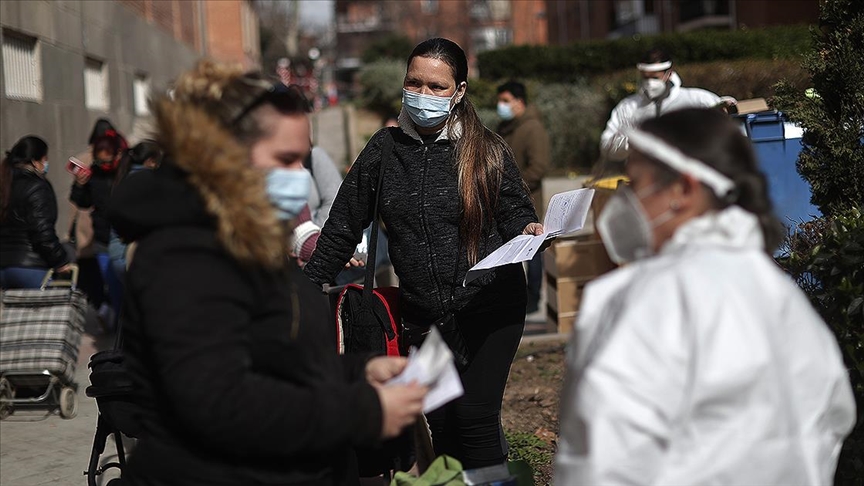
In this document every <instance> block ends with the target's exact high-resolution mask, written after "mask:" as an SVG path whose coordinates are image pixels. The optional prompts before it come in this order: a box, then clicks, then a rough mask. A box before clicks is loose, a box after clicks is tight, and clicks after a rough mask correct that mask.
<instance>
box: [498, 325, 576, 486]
mask: <svg viewBox="0 0 864 486" xmlns="http://www.w3.org/2000/svg"><path fill="white" fill-rule="evenodd" d="M564 346H565V342H564V341H551V342H534V343H526V344H523V345H522V346H521V347H520V348H519V352H518V353H517V354H516V359H515V360H514V362H513V366H512V367H511V369H510V380H509V381H508V382H507V389H506V390H505V392H504V407H503V414H502V421H503V423H504V429H505V430H506V431H507V432H508V434H510V435H511V436H512V435H514V434H515V435H517V436H518V437H520V438H521V440H514V439H513V438H512V437H511V438H510V442H511V456H514V455H517V456H520V457H517V458H522V459H527V460H528V462H529V463H531V465H532V467H534V470H535V473H534V478H535V481H536V483H537V484H538V485H545V484H551V482H552V463H551V459H552V455H553V454H554V452H555V450H556V449H557V439H558V396H559V393H560V390H561V385H562V384H563V381H564ZM527 434H530V435H531V436H533V437H536V438H537V439H539V441H535V440H533V439H532V438H531V437H530V436H527ZM526 436H527V437H526ZM526 438H527V439H528V440H525V439H526ZM511 458H512V457H511Z"/></svg>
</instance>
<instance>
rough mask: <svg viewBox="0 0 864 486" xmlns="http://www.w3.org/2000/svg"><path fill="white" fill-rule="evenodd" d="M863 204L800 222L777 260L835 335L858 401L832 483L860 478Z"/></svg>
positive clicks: (863, 469) (863, 438)
mask: <svg viewBox="0 0 864 486" xmlns="http://www.w3.org/2000/svg"><path fill="white" fill-rule="evenodd" d="M862 210H864V207H858V208H853V209H850V210H847V211H843V212H840V213H837V214H835V215H834V216H833V217H829V218H820V219H815V220H813V221H808V222H805V223H801V224H800V225H799V227H798V228H797V230H798V231H797V232H795V233H794V234H792V235H790V237H789V238H788V239H787V243H786V248H784V249H785V250H786V253H788V255H789V256H788V257H786V258H784V259H781V260H780V264H781V265H782V266H783V267H784V268H785V269H786V270H787V271H788V272H789V273H790V274H791V275H792V276H793V277H794V278H795V280H796V282H797V283H798V285H799V286H800V287H801V288H802V289H803V290H804V292H805V293H806V294H807V296H808V297H809V298H810V300H811V302H812V303H813V306H814V307H815V308H816V310H817V311H819V314H820V315H821V316H822V318H823V319H825V322H827V323H828V325H829V327H830V328H831V330H832V331H834V334H835V335H836V336H837V341H838V343H839V344H840V350H841V351H842V352H843V359H844V361H845V362H846V365H847V367H848V368H849V377H850V380H851V382H852V388H853V391H854V393H855V399H856V401H857V403H858V423H857V426H856V428H855V429H854V430H853V431H852V434H851V435H850V436H849V438H848V439H846V442H845V443H844V445H843V450H842V452H841V454H840V462H839V464H838V466H837V473H836V476H835V484H838V485H859V486H860V485H862V484H864V214H862Z"/></svg>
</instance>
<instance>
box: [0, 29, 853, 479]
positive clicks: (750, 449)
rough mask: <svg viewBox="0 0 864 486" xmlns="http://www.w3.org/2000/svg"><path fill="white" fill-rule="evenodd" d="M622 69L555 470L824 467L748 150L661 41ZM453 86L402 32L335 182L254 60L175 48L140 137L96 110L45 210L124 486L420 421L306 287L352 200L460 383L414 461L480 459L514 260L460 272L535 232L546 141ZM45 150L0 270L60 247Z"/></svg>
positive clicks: (29, 264)
mask: <svg viewBox="0 0 864 486" xmlns="http://www.w3.org/2000/svg"><path fill="white" fill-rule="evenodd" d="M638 69H639V71H640V73H642V76H643V78H644V82H643V86H642V90H641V92H640V93H639V94H637V95H634V96H633V97H630V98H627V99H625V100H624V101H622V102H621V104H619V105H618V107H616V108H615V110H613V112H612V117H611V118H610V120H609V123H608V124H607V128H606V131H605V132H604V134H603V138H602V141H601V145H602V148H603V152H604V154H605V156H606V157H607V159H608V160H610V161H616V160H622V159H623V160H626V163H625V165H624V167H625V171H626V176H627V179H628V180H629V184H627V185H625V186H623V187H622V188H620V189H619V190H618V191H617V193H616V194H615V196H614V197H613V198H612V199H611V200H610V201H609V203H608V204H607V206H606V208H605V209H604V210H603V212H602V213H601V214H600V216H599V218H598V219H597V221H596V228H597V231H598V233H599V235H600V237H601V238H602V240H603V244H604V246H605V247H606V249H607V252H608V254H609V256H610V257H611V258H612V259H613V260H614V261H615V262H616V263H619V264H620V265H621V268H619V269H617V270H614V271H612V272H610V273H608V274H606V275H604V276H603V277H601V278H599V279H597V280H595V281H593V282H592V283H590V284H589V285H588V286H587V288H586V291H585V296H584V298H583V303H582V306H581V310H580V313H579V317H578V320H577V322H576V326H575V330H574V333H573V338H572V339H573V340H572V342H571V343H570V345H569V348H568V354H567V358H566V367H567V377H566V382H565V385H564V389H563V391H562V400H561V409H560V442H559V450H558V452H557V455H556V464H555V476H556V483H557V484H562V485H571V484H792V483H795V484H827V483H830V482H831V480H832V477H833V473H834V469H835V467H836V463H837V458H838V454H839V450H840V447H841V445H842V442H843V440H844V438H845V437H846V435H847V434H848V433H849V431H850V430H851V428H852V426H853V425H854V421H855V403H854V399H853V396H852V392H851V388H850V385H849V379H848V376H847V375H846V370H845V368H844V365H843V362H842V359H841V357H840V352H839V349H838V347H837V343H836V342H835V340H834V338H833V336H832V335H831V333H830V332H829V330H828V329H827V326H826V325H825V323H824V322H823V321H822V320H821V319H820V318H819V316H818V315H817V314H816V313H815V311H814V310H813V309H812V307H811V306H810V305H809V303H808V302H807V301H806V299H805V297H804V296H803V294H802V292H801V291H800V290H799V289H798V288H797V287H796V286H795V285H794V284H793V283H792V282H791V281H789V280H788V279H787V278H785V277H784V276H783V274H782V272H781V271H780V270H779V269H778V268H776V266H775V265H773V262H772V259H771V253H772V252H773V250H774V249H775V248H776V246H777V244H778V243H779V241H780V238H781V236H782V233H781V230H782V227H781V226H780V223H779V222H778V221H777V220H776V218H775V217H774V216H773V212H772V205H771V201H770V199H769V197H768V193H767V184H766V180H765V176H764V174H762V173H761V172H760V171H759V169H758V163H757V161H756V159H755V156H754V154H753V151H752V148H751V147H750V146H749V140H747V138H746V137H745V136H743V135H742V134H741V133H740V131H739V130H738V128H737V127H736V126H735V125H734V124H733V123H732V122H731V121H730V120H729V119H728V117H727V116H726V115H725V114H723V113H722V112H721V111H719V110H717V109H715V108H716V106H717V105H718V104H721V103H722V101H721V99H720V98H719V97H717V96H716V95H713V94H712V93H709V92H707V91H701V90H700V91H696V90H692V89H688V88H682V87H681V86H680V78H677V75H676V74H675V73H674V71H673V70H672V62H671V58H670V57H669V56H668V55H667V54H665V53H663V52H661V51H656V50H652V51H651V52H649V53H648V54H646V57H645V58H644V59H643V60H642V62H640V63H639V65H638ZM676 79H677V81H676ZM469 93H470V90H469V85H468V59H467V56H466V54H465V52H464V50H463V49H462V48H461V47H459V46H458V45H457V44H456V43H454V42H452V41H450V40H447V39H443V38H434V39H429V40H426V41H424V42H422V43H420V44H418V45H417V46H416V47H415V48H414V50H413V51H412V53H411V54H410V56H409V57H408V59H407V62H406V74H405V78H404V81H403V98H402V110H401V112H400V113H399V115H398V118H397V119H396V121H395V123H393V124H389V123H388V125H394V126H387V127H385V128H383V129H381V130H379V131H378V132H377V133H376V134H375V135H374V136H373V137H372V138H371V139H370V140H369V142H368V144H367V145H366V147H365V148H364V149H363V151H362V152H361V153H360V155H359V156H358V157H357V160H356V161H355V162H354V164H353V165H352V166H351V168H350V170H349V172H348V173H347V175H346V177H345V180H344V181H341V184H336V183H334V182H333V181H334V177H333V174H331V172H332V171H331V167H329V166H327V165H326V163H325V164H324V165H323V166H322V165H320V164H319V162H321V161H322V160H323V159H322V156H321V154H320V153H319V154H318V156H317V157H316V150H318V149H317V148H313V147H312V146H311V143H310V140H311V137H310V123H309V117H308V108H309V107H308V103H307V101H306V100H305V98H304V97H303V95H302V93H301V92H300V91H299V90H297V89H296V88H294V87H287V86H285V85H283V84H281V83H280V82H278V81H274V80H271V79H270V78H268V77H267V76H266V75H264V74H263V73H261V72H257V71H243V70H242V69H240V68H238V67H233V66H228V65H223V64H219V63H216V62H212V61H201V62H199V64H198V65H197V66H196V67H195V68H194V69H192V70H190V71H188V72H186V73H184V74H182V75H181V76H180V77H179V78H178V79H177V80H176V82H175V83H174V89H173V92H172V93H171V95H170V96H169V95H165V96H158V97H156V98H155V99H154V100H152V112H153V114H154V118H155V127H156V128H155V135H154V140H153V141H146V142H142V143H141V144H138V145H136V146H135V147H133V148H132V149H128V148H127V147H126V146H125V140H123V139H122V137H120V136H119V134H117V132H116V130H114V129H113V127H112V128H106V127H104V126H102V127H101V128H100V127H99V124H97V127H95V128H94V135H93V136H92V137H91V140H90V144H91V148H90V149H89V153H90V155H91V157H92V162H90V163H89V164H88V163H86V162H85V164H84V165H86V166H87V168H88V169H89V170H86V171H80V172H79V173H78V174H76V176H75V184H74V186H73V188H72V195H71V200H72V201H73V202H74V204H75V205H76V207H77V208H80V210H81V211H80V212H79V216H80V215H81V214H87V215H88V216H89V217H90V219H91V220H92V229H91V233H92V235H93V237H92V242H93V246H94V251H93V254H94V257H95V259H96V261H97V262H98V263H99V268H100V270H101V272H102V275H103V276H104V278H105V280H106V281H107V282H108V285H107V286H108V289H109V294H110V295H111V298H110V300H111V302H112V304H113V307H115V309H116V310H117V311H118V312H119V311H121V309H122V312H120V315H121V316H122V325H123V332H124V343H125V347H124V353H125V359H126V366H127V369H128V371H129V373H130V375H131V377H132V379H133V381H134V383H135V392H134V397H135V402H136V404H137V405H138V406H139V409H140V412H139V413H138V415H137V420H138V421H139V422H140V425H141V430H142V433H141V434H140V437H139V438H138V440H137V443H136V445H135V448H134V450H133V452H132V454H131V458H130V459H129V461H128V464H127V465H126V467H125V468H124V471H123V479H124V481H128V482H129V483H130V484H133V485H160V484H189V485H214V484H217V485H218V484H223V485H228V484H232V485H234V484H236V485H245V484H258V483H264V484H332V485H348V484H351V485H353V484H358V481H359V478H358V464H357V462H356V461H357V458H356V455H355V452H354V451H355V449H356V448H364V447H366V448H369V447H376V446H379V445H380V444H381V443H382V441H385V440H388V439H391V438H394V437H397V436H399V435H400V434H402V433H403V431H405V430H406V428H408V427H410V426H411V425H412V424H413V423H414V422H415V421H417V420H418V419H419V418H420V416H421V415H423V402H424V398H425V397H426V394H427V393H428V391H429V390H428V388H427V387H425V386H421V385H419V384H417V383H410V384H407V385H392V384H391V385H388V384H386V383H387V382H388V381H389V380H390V379H392V378H394V377H396V376H397V375H399V374H400V373H401V372H402V371H403V370H404V369H405V367H406V364H407V360H406V359H405V358H402V357H385V356H374V355H343V356H339V355H338V354H337V353H336V343H335V342H333V341H332V336H331V327H332V315H331V311H330V309H329V306H328V302H327V299H326V297H325V296H324V294H323V293H322V292H321V287H323V286H324V285H325V284H333V283H335V282H336V281H337V278H338V276H339V274H340V272H342V271H343V270H344V269H345V268H346V267H347V268H350V267H352V266H354V267H356V266H361V265H362V263H361V262H359V261H358V260H357V259H356V258H355V250H356V247H357V244H358V243H360V242H361V241H362V239H363V232H364V230H365V229H366V228H367V227H369V225H370V223H372V222H373V221H372V219H373V218H372V214H373V207H374V202H375V201H376V200H377V201H379V203H378V207H379V214H380V217H381V220H382V222H383V225H384V226H385V227H386V229H387V234H388V237H389V257H390V260H391V261H392V265H393V269H394V271H395V273H396V275H397V277H398V278H399V288H400V313H401V319H402V321H403V323H404V325H405V326H412V327H421V328H422V327H424V326H425V327H429V326H432V325H434V323H436V322H440V321H441V320H443V319H446V320H450V321H451V322H455V326H456V329H458V333H457V334H458V336H459V339H460V345H461V346H463V347H464V349H465V350H467V359H466V362H465V363H464V364H463V365H462V366H460V368H459V378H460V380H461V381H462V385H463V388H464V394H463V395H462V396H461V397H460V398H457V399H455V400H454V401H452V402H450V403H448V404H446V405H444V406H443V407H441V408H439V409H437V410H434V411H431V412H429V413H426V414H425V419H426V420H427V422H428V425H429V431H430V432H431V439H432V445H433V448H434V453H435V454H436V455H442V454H447V455H450V456H453V457H455V458H457V459H458V460H459V461H461V463H462V465H463V466H464V467H465V468H466V469H473V468H482V467H487V466H496V465H500V464H503V463H505V462H506V461H507V459H508V446H507V441H506V439H505V437H504V433H503V429H502V425H501V407H502V400H503V394H504V388H505V386H506V383H507V379H508V375H509V371H510V366H511V363H512V361H513V359H514V356H515V354H516V351H517V348H518V346H519V342H520V339H521V337H522V333H523V330H524V326H525V319H526V311H527V310H529V307H530V306H536V305H537V300H538V298H539V295H537V294H538V293H539V287H534V285H535V280H534V277H533V274H531V272H532V271H536V270H537V268H536V267H532V266H531V265H529V267H528V269H529V275H530V276H529V277H528V279H527V280H526V273H525V271H524V270H523V267H522V266H521V265H518V264H517V265H507V266H502V267H498V268H496V269H495V271H493V272H490V273H488V274H486V275H485V276H483V277H481V278H479V279H477V280H475V281H473V282H471V283H469V284H467V285H463V281H464V277H465V274H466V272H467V271H468V269H469V268H470V267H471V266H473V265H474V264H475V263H476V262H478V261H480V260H482V259H483V258H484V257H485V256H487V255H488V254H490V253H491V252H492V251H494V250H496V249H497V248H499V247H500V246H501V245H502V244H503V243H504V242H506V241H508V240H510V239H511V238H514V237H516V236H518V235H539V234H542V233H543V225H542V224H540V223H539V218H538V214H537V209H535V208H537V206H538V204H539V203H540V201H541V200H542V194H541V193H540V190H541V187H542V186H541V180H542V177H543V174H544V172H545V170H546V168H547V167H548V165H549V141H548V135H546V132H545V130H544V129H543V126H542V117H541V116H540V114H539V113H538V112H537V111H536V110H535V109H534V108H533V107H532V106H531V105H529V104H528V96H527V90H526V88H525V86H524V85H523V84H521V83H519V82H515V81H514V82H508V83H506V84H503V85H501V86H500V87H499V88H498V112H499V115H500V117H501V118H502V120H503V122H502V123H501V124H500V125H499V127H498V128H497V133H496V132H493V131H491V130H489V129H488V128H486V127H485V126H484V125H483V123H482V122H481V120H480V118H479V116H478V114H477V111H476V108H475V106H474V105H473V104H472V102H471V100H470V99H469V97H468V94H469ZM96 128H99V130H97V129H96ZM390 142H392V143H390ZM387 146H390V147H392V150H391V152H390V153H385V152H386V151H385V150H384V147H387ZM47 155H48V147H47V145H46V144H45V142H44V141H42V140H41V139H39V138H38V137H32V136H31V137H25V138H23V139H21V140H20V141H19V142H18V143H17V144H16V145H15V146H14V147H13V148H12V149H11V150H10V151H9V152H7V154H6V157H4V159H3V162H2V166H0V171H2V172H0V174H2V176H3V178H2V181H0V186H2V191H3V192H2V201H0V202H2V205H0V221H2V223H3V224H2V226H0V256H2V265H0V282H2V286H3V288H9V287H32V286H34V283H35V282H37V281H41V278H42V276H44V274H45V272H47V270H48V269H57V270H59V271H63V270H64V268H65V267H66V266H67V265H68V264H69V263H70V262H71V261H72V259H73V258H74V255H70V254H69V252H67V251H66V250H65V249H64V247H63V245H62V244H61V243H60V238H58V236H57V234H56V232H55V230H54V226H55V224H56V219H57V201H56V197H55V196H54V192H53V189H52V187H51V185H50V183H49V182H48V181H47V180H46V179H45V173H46V172H47V170H48V161H47ZM330 165H332V164H330ZM336 176H337V177H338V173H337V174H336ZM382 176H383V177H382ZM379 178H381V179H382V181H383V182H382V184H381V186H380V187H381V190H380V193H379V192H378V191H377V190H376V183H377V181H378V180H379ZM337 186H338V192H337V191H335V190H334V189H335V188H336V187H337ZM77 223H78V224H81V220H77ZM132 245H134V248H135V250H134V254H133V253H132V252H131V251H130V250H129V247H130V246H132ZM112 275H113V277H112ZM112 278H113V279H116V280H112ZM112 281H114V283H115V284H116V286H115V287H114V288H113V290H112V286H111V285H112ZM115 292H119V293H115ZM448 344H450V345H451V346H455V344H454V343H452V342H448Z"/></svg>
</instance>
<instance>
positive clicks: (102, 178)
mask: <svg viewBox="0 0 864 486" xmlns="http://www.w3.org/2000/svg"><path fill="white" fill-rule="evenodd" d="M125 143H126V142H125V141H124V140H123V138H122V137H120V135H118V134H117V132H115V131H114V130H107V131H106V132H105V133H104V134H103V135H100V136H97V137H96V139H95V140H93V163H92V164H91V165H90V171H89V172H85V171H80V172H78V173H77V174H76V175H75V183H74V184H73V185H72V190H71V191H70V193H69V200H71V201H72V203H74V204H75V206H76V207H78V208H80V209H90V208H93V212H92V214H91V220H92V222H93V251H94V253H95V256H96V261H97V263H98V264H99V272H100V273H101V276H102V281H103V282H104V283H105V284H106V285H107V287H108V296H109V299H110V303H111V309H112V310H113V312H114V316H115V319H114V320H110V321H109V322H107V327H109V328H113V327H114V325H115V323H116V316H117V315H118V314H119V312H120V305H121V302H122V300H123V282H122V281H121V280H120V276H119V275H117V274H116V272H115V271H114V269H113V268H112V267H111V258H110V256H109V254H108V244H109V242H110V240H111V225H110V224H109V223H108V201H109V199H110V198H111V191H112V190H113V188H114V181H115V180H116V178H117V167H118V165H119V163H120V158H121V155H122V148H123V147H124V146H125ZM105 311H106V309H104V308H103V309H100V316H101V317H103V319H104V318H105V317H106V316H107V314H106V312H105Z"/></svg>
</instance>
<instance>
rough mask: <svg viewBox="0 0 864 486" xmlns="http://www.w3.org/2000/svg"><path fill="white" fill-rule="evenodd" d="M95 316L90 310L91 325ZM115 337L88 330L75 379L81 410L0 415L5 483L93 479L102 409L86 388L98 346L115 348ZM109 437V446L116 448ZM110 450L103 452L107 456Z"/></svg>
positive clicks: (72, 484) (73, 485) (74, 485)
mask: <svg viewBox="0 0 864 486" xmlns="http://www.w3.org/2000/svg"><path fill="white" fill-rule="evenodd" d="M94 322H95V321H94V320H93V316H92V315H89V316H88V325H87V326H86V328H87V329H92V328H93V327H92V325H93V323H94ZM111 345H112V341H111V339H110V338H107V337H101V338H99V339H97V338H94V336H93V335H92V334H84V336H83V337H82V341H81V348H80V351H79V354H78V368H77V370H76V373H75V381H76V382H77V383H78V415H77V416H76V417H75V418H73V419H70V420H65V419H62V418H60V416H59V415H58V414H57V412H56V411H49V410H47V408H40V409H30V410H16V411H15V412H14V413H13V414H12V415H11V416H10V417H8V418H7V419H5V420H3V421H0V485H2V486H35V485H43V484H52V485H57V486H67V485H68V486H81V485H85V484H87V479H86V477H85V476H84V471H85V470H86V469H87V463H88V461H89V460H90V449H91V447H92V445H93V435H94V433H95V432H96V418H97V414H98V410H97V408H96V401H95V400H93V399H92V398H88V397H87V396H86V395H85V394H84V389H85V388H87V386H88V385H89V384H90V380H89V374H90V370H89V369H88V368H87V363H88V362H89V361H90V356H91V355H92V354H93V353H95V352H96V351H97V350H102V349H109V348H110V347H111ZM114 451H115V449H114V444H113V442H111V440H110V439H109V442H108V445H107V446H106V452H108V453H113V452H114ZM109 455H110V454H105V455H103V459H106V458H108V456H109ZM115 455H116V453H115ZM115 459H116V458H115Z"/></svg>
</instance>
